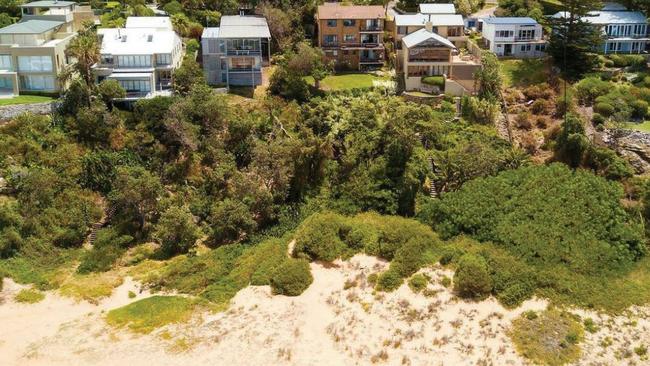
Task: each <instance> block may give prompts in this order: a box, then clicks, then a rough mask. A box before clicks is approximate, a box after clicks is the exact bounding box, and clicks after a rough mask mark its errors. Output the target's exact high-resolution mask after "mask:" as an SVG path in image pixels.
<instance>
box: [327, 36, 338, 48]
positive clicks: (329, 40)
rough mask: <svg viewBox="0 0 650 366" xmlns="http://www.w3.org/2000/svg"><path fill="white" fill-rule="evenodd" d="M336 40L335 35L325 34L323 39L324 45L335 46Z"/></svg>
mask: <svg viewBox="0 0 650 366" xmlns="http://www.w3.org/2000/svg"><path fill="white" fill-rule="evenodd" d="M337 40H338V39H337V38H336V35H334V34H326V35H325V38H324V41H325V45H328V44H336V42H337Z"/></svg>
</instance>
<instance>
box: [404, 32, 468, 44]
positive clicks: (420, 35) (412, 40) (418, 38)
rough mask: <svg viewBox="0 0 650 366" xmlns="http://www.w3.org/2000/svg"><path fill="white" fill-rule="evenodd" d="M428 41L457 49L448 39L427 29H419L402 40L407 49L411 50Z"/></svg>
mask: <svg viewBox="0 0 650 366" xmlns="http://www.w3.org/2000/svg"><path fill="white" fill-rule="evenodd" d="M428 40H434V41H437V42H438V43H441V44H442V45H444V46H447V47H448V48H456V46H454V44H453V43H451V42H450V41H449V40H448V39H447V38H445V37H443V36H441V35H439V34H437V33H434V32H429V31H428V30H426V29H419V30H417V31H415V32H413V33H411V34H409V35H408V36H405V37H404V38H402V42H403V43H404V45H405V46H406V47H407V48H411V47H413V46H417V45H419V44H420V43H422V42H425V41H428Z"/></svg>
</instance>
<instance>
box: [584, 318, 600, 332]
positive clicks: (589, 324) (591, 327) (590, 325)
mask: <svg viewBox="0 0 650 366" xmlns="http://www.w3.org/2000/svg"><path fill="white" fill-rule="evenodd" d="M582 324H583V325H584V326H585V330H586V331H587V332H589V333H596V332H598V329H599V327H598V326H597V325H596V323H595V322H594V320H593V319H591V318H587V319H585V320H584V321H583V322H582Z"/></svg>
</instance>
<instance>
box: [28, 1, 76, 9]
mask: <svg viewBox="0 0 650 366" xmlns="http://www.w3.org/2000/svg"><path fill="white" fill-rule="evenodd" d="M75 4H77V3H75V2H73V1H52V0H42V1H32V2H31V3H26V4H22V5H21V7H22V8H67V7H69V6H72V5H75Z"/></svg>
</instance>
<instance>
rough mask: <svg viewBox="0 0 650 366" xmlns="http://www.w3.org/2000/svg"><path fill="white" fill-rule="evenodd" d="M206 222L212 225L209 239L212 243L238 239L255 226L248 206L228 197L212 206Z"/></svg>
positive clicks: (218, 243)
mask: <svg viewBox="0 0 650 366" xmlns="http://www.w3.org/2000/svg"><path fill="white" fill-rule="evenodd" d="M208 222H209V223H210V226H211V227H212V235H211V237H210V241H211V242H212V243H213V244H214V245H220V244H224V243H228V242H233V241H236V240H240V239H242V238H244V237H246V236H247V235H248V234H250V233H251V232H252V231H253V230H254V229H255V228H256V226H257V224H256V223H255V220H253V215H252V214H251V213H250V210H249V208H248V206H246V205H245V204H244V203H243V202H240V201H236V200H232V199H229V198H226V199H225V200H223V201H222V202H218V203H216V204H214V206H212V209H211V214H210V217H209V218H208Z"/></svg>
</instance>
